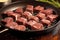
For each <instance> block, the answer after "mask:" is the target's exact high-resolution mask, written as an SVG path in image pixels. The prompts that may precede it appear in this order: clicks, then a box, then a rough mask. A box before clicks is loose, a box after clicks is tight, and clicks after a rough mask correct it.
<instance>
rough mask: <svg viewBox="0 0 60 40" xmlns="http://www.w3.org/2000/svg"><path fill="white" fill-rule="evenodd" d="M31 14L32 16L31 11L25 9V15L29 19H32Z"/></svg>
mask: <svg viewBox="0 0 60 40" xmlns="http://www.w3.org/2000/svg"><path fill="white" fill-rule="evenodd" d="M31 16H32V14H31V13H30V12H28V11H25V12H24V13H23V17H25V18H27V19H30V18H31Z"/></svg>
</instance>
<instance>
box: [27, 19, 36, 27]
mask: <svg viewBox="0 0 60 40" xmlns="http://www.w3.org/2000/svg"><path fill="white" fill-rule="evenodd" d="M35 23H37V22H36V21H34V20H30V21H28V22H27V23H26V24H27V25H26V26H32V25H33V24H35Z"/></svg>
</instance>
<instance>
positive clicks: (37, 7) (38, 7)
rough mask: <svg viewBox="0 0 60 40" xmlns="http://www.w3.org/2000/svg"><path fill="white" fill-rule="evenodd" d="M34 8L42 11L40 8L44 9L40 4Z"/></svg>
mask: <svg viewBox="0 0 60 40" xmlns="http://www.w3.org/2000/svg"><path fill="white" fill-rule="evenodd" d="M34 10H38V11H42V10H44V7H42V6H36V7H35V8H34Z"/></svg>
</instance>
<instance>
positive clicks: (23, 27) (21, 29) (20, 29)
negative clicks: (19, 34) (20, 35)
mask: <svg viewBox="0 0 60 40" xmlns="http://www.w3.org/2000/svg"><path fill="white" fill-rule="evenodd" d="M15 29H16V30H19V31H25V30H26V27H25V26H24V25H18V26H17V27H16V28H15Z"/></svg>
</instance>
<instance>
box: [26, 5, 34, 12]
mask: <svg viewBox="0 0 60 40" xmlns="http://www.w3.org/2000/svg"><path fill="white" fill-rule="evenodd" d="M26 10H27V11H29V12H31V13H33V5H27V6H26Z"/></svg>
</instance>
